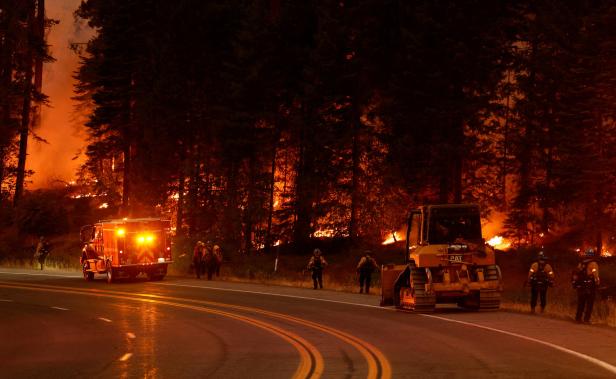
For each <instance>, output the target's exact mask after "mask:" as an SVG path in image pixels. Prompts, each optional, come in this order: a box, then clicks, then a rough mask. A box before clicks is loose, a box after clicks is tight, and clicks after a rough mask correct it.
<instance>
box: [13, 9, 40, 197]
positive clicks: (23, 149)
mask: <svg viewBox="0 0 616 379" xmlns="http://www.w3.org/2000/svg"><path fill="white" fill-rule="evenodd" d="M28 7H29V9H28V33H29V34H30V35H29V37H30V38H28V40H29V41H30V40H31V37H32V34H33V31H34V30H35V25H36V24H35V21H36V14H35V7H34V3H33V2H31V3H29V4H28ZM26 49H27V51H26V57H25V64H24V67H25V70H26V72H25V78H24V88H23V104H22V112H21V125H20V127H19V157H18V161H17V179H16V182H15V196H14V197H13V204H14V205H17V204H18V203H19V201H20V200H21V197H22V196H23V192H24V182H25V178H26V158H27V156H28V135H29V131H30V113H31V112H30V111H31V107H32V76H33V63H34V62H33V49H34V47H33V46H31V44H28V46H27V47H26Z"/></svg>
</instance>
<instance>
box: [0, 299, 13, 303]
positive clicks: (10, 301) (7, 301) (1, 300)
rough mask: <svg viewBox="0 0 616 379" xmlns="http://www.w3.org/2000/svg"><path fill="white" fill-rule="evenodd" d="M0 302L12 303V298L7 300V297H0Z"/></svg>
mask: <svg viewBox="0 0 616 379" xmlns="http://www.w3.org/2000/svg"><path fill="white" fill-rule="evenodd" d="M0 302H3V303H12V302H13V300H9V299H0Z"/></svg>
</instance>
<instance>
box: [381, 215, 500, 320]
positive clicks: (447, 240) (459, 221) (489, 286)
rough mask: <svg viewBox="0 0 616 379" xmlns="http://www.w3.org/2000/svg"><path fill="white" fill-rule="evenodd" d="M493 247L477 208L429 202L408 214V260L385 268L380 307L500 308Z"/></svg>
mask: <svg viewBox="0 0 616 379" xmlns="http://www.w3.org/2000/svg"><path fill="white" fill-rule="evenodd" d="M502 288H503V285H502V277H501V271H500V268H499V267H498V266H497V265H496V260H495V255H494V249H493V248H492V247H491V246H489V245H487V244H486V242H485V240H484V239H483V236H482V234H481V216H480V212H479V206H477V205H474V204H443V205H425V206H421V207H419V208H416V209H413V210H412V211H411V213H410V216H409V218H408V223H407V231H406V248H405V264H402V265H396V264H388V265H384V266H383V267H382V270H381V306H387V305H394V306H396V307H398V308H403V309H409V310H414V311H417V312H432V311H434V309H435V306H436V304H457V305H458V306H460V307H462V308H465V309H474V310H498V309H499V307H500V296H501V292H502Z"/></svg>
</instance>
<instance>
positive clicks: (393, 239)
mask: <svg viewBox="0 0 616 379" xmlns="http://www.w3.org/2000/svg"><path fill="white" fill-rule="evenodd" d="M400 240H402V237H401V236H400V233H398V232H393V233H392V234H391V236H389V238H387V239H386V240H385V241H383V243H382V245H391V244H392V243H395V242H396V241H400Z"/></svg>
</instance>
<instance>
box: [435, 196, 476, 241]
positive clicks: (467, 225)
mask: <svg viewBox="0 0 616 379" xmlns="http://www.w3.org/2000/svg"><path fill="white" fill-rule="evenodd" d="M424 223H426V224H427V231H428V232H427V241H428V242H429V243H430V244H432V245H439V244H452V243H457V242H458V241H461V240H462V241H468V242H475V243H480V242H481V239H482V236H481V217H480V214H479V208H478V207H477V206H473V205H468V206H463V205H458V206H455V207H454V206H450V207H446V206H443V207H431V208H430V212H429V213H428V218H427V220H424Z"/></svg>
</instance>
